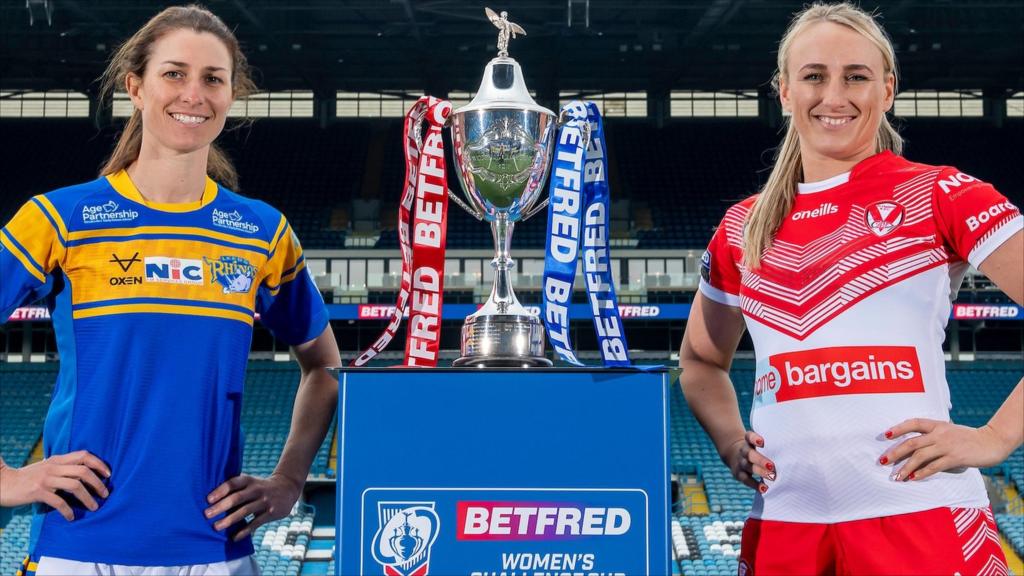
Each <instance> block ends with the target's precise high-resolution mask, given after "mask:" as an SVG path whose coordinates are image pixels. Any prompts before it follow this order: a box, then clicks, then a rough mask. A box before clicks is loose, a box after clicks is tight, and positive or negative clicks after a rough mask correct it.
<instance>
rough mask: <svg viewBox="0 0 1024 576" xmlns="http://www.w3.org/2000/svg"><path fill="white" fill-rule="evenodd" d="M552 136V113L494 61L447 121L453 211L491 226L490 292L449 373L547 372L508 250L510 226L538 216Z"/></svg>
mask: <svg viewBox="0 0 1024 576" xmlns="http://www.w3.org/2000/svg"><path fill="white" fill-rule="evenodd" d="M556 129H557V117H556V116H555V114H554V112H552V111H551V110H548V109H547V108H544V107H543V106H539V105H538V104H537V103H536V102H534V101H533V98H532V97H530V94H529V92H528V91H527V90H526V85H525V83H524V82H523V75H522V70H521V69H520V67H519V64H518V63H517V62H516V61H515V60H514V59H512V58H509V57H507V56H498V57H497V58H494V59H493V60H491V62H490V63H488V64H487V68H486V69H485V71H484V78H483V81H482V82H481V84H480V90H478V91H477V95H476V97H475V98H474V99H473V101H472V102H470V103H469V104H468V105H466V106H464V107H462V108H460V109H458V110H456V111H455V112H454V113H453V114H452V117H451V130H452V143H453V145H454V158H455V165H456V168H457V170H456V172H457V174H458V178H459V183H460V184H461V186H462V190H463V191H464V192H465V196H466V199H467V200H468V206H467V203H465V202H462V201H461V200H460V199H459V198H458V197H457V196H455V197H454V199H455V200H456V203H457V204H459V205H460V206H462V207H463V208H464V209H466V210H467V211H469V212H470V213H471V214H472V215H473V216H475V217H476V218H477V219H479V220H485V221H487V222H490V224H491V232H492V233H493V235H494V247H495V258H494V260H493V261H492V263H491V265H492V266H493V267H494V286H493V287H492V289H491V295H490V297H489V298H488V299H487V302H486V303H485V304H484V305H483V307H481V308H480V310H478V311H477V312H476V313H474V314H471V315H470V316H468V317H467V318H466V321H465V323H464V324H463V326H462V344H461V353H462V356H461V357H460V358H458V359H457V360H455V362H453V366H477V367H530V366H550V365H551V361H550V360H548V359H547V358H545V357H544V324H543V322H541V320H540V318H538V317H537V316H534V315H533V314H530V313H529V311H528V310H526V308H524V307H523V306H522V305H521V304H520V303H519V300H518V299H517V298H516V296H515V293H514V292H513V291H512V283H511V276H510V270H511V268H512V267H513V266H514V265H515V264H514V261H513V260H512V259H511V258H510V256H509V244H510V242H511V239H512V230H513V228H514V227H515V223H516V222H518V221H520V220H525V219H527V218H529V217H530V216H532V215H533V214H535V213H536V212H538V211H539V209H540V208H543V206H544V204H543V203H542V204H540V205H538V204H537V201H538V199H539V198H540V196H541V193H542V192H543V191H544V183H545V180H546V178H547V171H548V167H549V166H550V164H551V154H552V145H553V143H554V138H555V131H556Z"/></svg>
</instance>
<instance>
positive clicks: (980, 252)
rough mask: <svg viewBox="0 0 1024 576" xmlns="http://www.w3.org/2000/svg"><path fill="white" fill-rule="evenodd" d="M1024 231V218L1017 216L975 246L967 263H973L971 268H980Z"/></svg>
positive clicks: (968, 256)
mask: <svg viewBox="0 0 1024 576" xmlns="http://www.w3.org/2000/svg"><path fill="white" fill-rule="evenodd" d="M1022 229H1024V216H1016V217H1015V218H1013V219H1012V220H1010V221H1009V222H1006V223H1005V224H1003V225H1002V226H1000V227H998V228H996V229H995V230H992V231H990V232H989V233H988V234H987V235H986V237H982V239H981V241H980V242H978V243H977V244H975V245H974V248H973V249H972V250H971V253H970V254H968V255H967V261H968V262H970V263H971V266H974V267H975V268H978V267H980V266H981V263H982V262H984V261H985V259H986V258H988V257H989V256H991V255H992V253H993V252H995V251H996V248H999V247H1000V246H1002V245H1003V242H1006V241H1007V240H1009V239H1010V237H1011V236H1013V235H1014V234H1016V233H1017V232H1019V231H1020V230H1022Z"/></svg>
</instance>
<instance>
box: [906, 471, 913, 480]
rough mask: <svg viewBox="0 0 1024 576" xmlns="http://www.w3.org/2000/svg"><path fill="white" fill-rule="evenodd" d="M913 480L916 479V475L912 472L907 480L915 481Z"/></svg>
mask: <svg viewBox="0 0 1024 576" xmlns="http://www.w3.org/2000/svg"><path fill="white" fill-rule="evenodd" d="M913 479H914V473H913V472H911V473H910V476H907V480H913Z"/></svg>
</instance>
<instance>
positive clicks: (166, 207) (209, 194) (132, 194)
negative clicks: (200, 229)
mask: <svg viewBox="0 0 1024 576" xmlns="http://www.w3.org/2000/svg"><path fill="white" fill-rule="evenodd" d="M107 182H109V183H110V186H111V187H112V188H113V189H114V190H115V191H117V193H118V194H120V195H121V196H124V197H125V198H128V199H129V200H132V201H134V202H138V203H139V204H142V205H143V206H148V207H150V208H155V209H157V210H162V211H164V212H192V211H193V210H198V209H200V208H202V207H203V206H206V205H207V204H209V203H211V202H213V199H214V198H216V197H217V190H218V188H217V183H216V182H214V181H213V180H211V179H210V177H209V176H207V177H206V181H205V183H204V185H203V197H202V198H200V199H199V201H198V202H181V203H177V202H176V203H167V202H151V201H149V200H147V199H146V198H145V197H144V196H143V195H142V193H141V192H139V189H138V188H137V187H136V186H135V182H132V178H131V176H129V175H128V171H127V170H120V171H118V172H115V173H114V174H107Z"/></svg>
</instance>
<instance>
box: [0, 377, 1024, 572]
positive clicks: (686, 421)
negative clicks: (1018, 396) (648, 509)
mask: <svg viewBox="0 0 1024 576" xmlns="http://www.w3.org/2000/svg"><path fill="white" fill-rule="evenodd" d="M753 368H754V367H753V363H752V362H750V361H749V360H737V361H736V363H735V365H734V367H733V370H732V372H731V377H732V380H733V383H734V385H735V386H736V389H737V396H738V398H739V402H740V406H741V413H742V414H743V415H744V419H746V412H747V410H746V407H747V406H749V405H750V401H751V393H750V383H751V382H752V380H753ZM947 374H948V377H947V380H948V381H949V385H950V393H951V397H952V401H953V419H954V421H956V422H959V423H963V424H967V425H972V426H977V425H980V424H983V423H984V422H985V421H987V419H988V417H989V416H990V415H991V414H992V412H993V411H994V410H995V409H996V408H998V406H999V405H1000V404H1001V403H1002V401H1003V399H1005V397H1006V395H1007V394H1008V393H1009V391H1010V390H1011V389H1012V388H1013V386H1014V385H1015V383H1016V382H1017V379H1019V378H1020V363H1019V362H996V361H990V362H965V363H950V364H948V371H947ZM55 376H56V367H55V365H53V364H0V400H2V402H0V407H2V410H3V412H2V414H0V436H2V438H3V444H2V446H3V447H4V458H5V459H8V460H10V461H11V462H25V461H26V459H27V458H28V457H29V453H30V452H31V450H32V447H33V446H34V445H35V444H36V443H37V442H38V441H39V433H40V430H41V428H42V422H43V418H44V416H45V413H46V409H47V405H48V402H49V390H50V389H51V388H52V386H53V381H54V378H55ZM298 379H299V373H298V370H297V368H296V367H295V366H294V365H292V364H289V363H283V362H266V361H254V362H250V365H249V370H248V377H247V382H246V390H245V399H244V404H243V415H242V421H243V429H244V431H245V438H246V444H245V456H244V460H243V467H244V469H245V471H246V472H247V473H251V474H257V475H265V474H269V473H270V472H271V471H272V469H273V466H274V464H275V463H276V461H277V457H278V455H279V454H280V451H281V449H282V448H283V446H284V440H285V437H286V435H287V433H288V428H289V425H290V422H291V406H292V402H293V398H294V395H295V391H296V388H297V385H298ZM670 410H671V431H670V434H671V444H670V450H671V454H670V458H671V466H672V472H673V474H675V475H677V476H678V477H680V478H689V479H691V480H692V482H693V483H694V485H695V486H697V487H699V488H700V489H701V490H698V491H697V492H698V493H699V492H701V491H702V492H703V494H704V495H705V496H706V509H705V510H704V511H701V506H699V505H693V504H694V503H693V502H682V503H680V506H679V507H678V508H677V509H676V510H674V512H673V515H672V527H671V539H672V546H671V548H672V550H673V558H674V570H676V571H677V573H682V574H694V575H701V576H705V575H706V576H718V575H731V574H735V573H736V569H737V560H736V557H737V554H738V551H739V537H740V534H741V532H742V526H743V521H744V519H745V517H746V515H747V513H748V512H749V510H750V505H751V501H752V499H753V491H751V490H750V489H749V488H747V487H745V486H743V485H742V484H740V483H739V482H737V481H736V480H734V479H733V478H732V476H731V475H730V473H729V471H728V470H727V469H726V468H725V466H724V465H722V463H721V462H720V460H719V459H718V454H717V452H716V451H715V449H714V446H713V445H712V444H711V441H710V440H709V439H708V438H707V436H706V435H705V434H704V433H703V431H702V430H701V429H700V425H699V424H698V423H697V420H696V419H695V418H694V416H693V414H692V412H690V410H689V408H688V407H687V405H686V400H685V399H684V398H683V395H682V392H681V391H680V389H679V387H678V386H673V387H672V390H671V398H670ZM333 435H334V433H333V428H332V431H331V434H330V436H329V438H328V440H327V441H325V442H324V444H323V446H322V447H321V449H320V451H319V452H318V454H317V457H316V460H315V462H314V465H313V469H312V471H311V477H312V478H330V477H333V473H334V471H333V470H331V469H330V465H329V453H330V444H331V439H332V438H333ZM984 472H985V473H986V474H987V475H988V476H989V478H990V479H993V481H997V482H999V483H1004V482H1005V481H1007V480H1008V481H1009V485H1011V486H1015V491H1014V492H1013V494H1014V497H1015V498H1017V499H1018V500H1020V496H1019V492H1020V491H1022V490H1021V489H1024V449H1021V450H1018V451H1017V452H1015V453H1014V454H1013V456H1012V457H1011V458H1010V459H1009V460H1007V462H1006V463H1005V464H1003V465H1001V466H997V467H994V468H991V469H987V470H985V471H984ZM993 505H994V508H995V509H996V512H997V514H996V518H997V523H998V525H999V529H1000V532H1001V533H1002V535H1003V536H1004V538H1005V539H1006V540H1007V541H1008V542H1009V544H1010V546H1011V547H1012V548H1013V549H1014V550H1015V551H1016V552H1017V554H1018V555H1024V515H1021V512H1022V510H1024V501H1019V502H1016V503H1003V505H1002V507H1000V506H999V504H998V503H996V502H995V501H994V502H993ZM1002 509H1005V510H1007V512H1008V513H1002V512H1001V510H1002ZM317 517H318V515H317V511H316V510H315V509H314V508H313V507H311V506H309V505H306V504H301V503H300V504H298V505H297V507H296V510H295V511H294V512H293V513H292V515H290V516H288V517H287V518H284V519H282V520H279V521H277V522H273V523H271V524H269V525H267V526H262V527H260V528H259V529H258V530H257V531H256V535H255V539H254V543H255V545H256V548H257V552H256V559H257V562H258V563H259V565H260V566H261V568H262V570H263V573H264V574H265V575H266V576H299V575H300V574H333V570H334V566H333V561H334V536H333V535H334V526H333V524H331V523H327V524H325V523H324V522H323V521H322V520H317ZM30 519H31V516H30V513H29V510H28V509H27V508H22V509H18V510H16V511H15V513H14V515H13V516H12V517H11V518H10V520H9V521H8V522H7V524H6V526H3V531H2V532H0V573H3V574H13V573H14V572H15V570H16V568H17V565H18V564H19V563H20V561H21V559H22V557H23V556H24V553H25V551H26V549H27V546H28V537H29V534H28V532H29V523H30Z"/></svg>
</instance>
